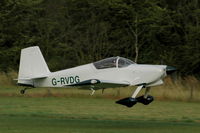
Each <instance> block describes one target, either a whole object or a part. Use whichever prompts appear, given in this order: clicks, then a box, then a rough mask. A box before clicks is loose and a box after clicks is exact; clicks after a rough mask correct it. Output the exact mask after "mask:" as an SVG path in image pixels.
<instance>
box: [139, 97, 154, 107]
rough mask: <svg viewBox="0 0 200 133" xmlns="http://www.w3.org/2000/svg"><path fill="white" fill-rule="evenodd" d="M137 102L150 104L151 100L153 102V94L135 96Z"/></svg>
mask: <svg viewBox="0 0 200 133" xmlns="http://www.w3.org/2000/svg"><path fill="white" fill-rule="evenodd" d="M136 99H137V101H138V102H140V103H142V104H144V105H148V104H150V103H151V102H153V100H154V98H153V96H150V95H148V96H147V97H146V98H145V97H144V95H143V96H140V97H138V98H136Z"/></svg>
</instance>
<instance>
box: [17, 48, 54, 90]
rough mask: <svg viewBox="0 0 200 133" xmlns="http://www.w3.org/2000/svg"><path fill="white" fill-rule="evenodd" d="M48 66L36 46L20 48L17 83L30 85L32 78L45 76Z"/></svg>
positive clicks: (47, 72)
mask: <svg viewBox="0 0 200 133" xmlns="http://www.w3.org/2000/svg"><path fill="white" fill-rule="evenodd" d="M49 73H50V71H49V68H48V66H47V64H46V62H45V60H44V57H43V55H42V53H41V51H40V48H39V47H38V46H33V47H28V48H24V49H22V50H21V56H20V66H19V74H18V84H24V85H32V86H34V84H33V79H35V78H44V77H47V76H48V74H49Z"/></svg>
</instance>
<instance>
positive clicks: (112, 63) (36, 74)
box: [17, 46, 176, 107]
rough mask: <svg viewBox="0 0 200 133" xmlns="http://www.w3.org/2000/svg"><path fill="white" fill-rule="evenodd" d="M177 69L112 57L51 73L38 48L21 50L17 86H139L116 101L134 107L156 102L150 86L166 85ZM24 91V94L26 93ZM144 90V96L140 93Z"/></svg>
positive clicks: (99, 87)
mask: <svg viewBox="0 0 200 133" xmlns="http://www.w3.org/2000/svg"><path fill="white" fill-rule="evenodd" d="M175 70H176V69H175V68H174V67H171V66H166V65H144V64H136V63H134V62H133V61H131V60H129V59H126V58H123V57H119V56H117V57H110V58H106V59H103V60H100V61H97V62H94V63H90V64H86V65H81V66H77V67H74V68H70V69H65V70H61V71H57V72H50V71H49V68H48V66H47V64H46V62H45V60H44V57H43V55H42V53H41V51H40V48H39V47H38V46H33V47H28V48H24V49H22V50H21V57H20V66H19V74H18V79H17V83H18V85H22V86H31V87H64V88H67V87H73V86H74V87H80V88H87V89H90V90H91V91H92V92H91V95H93V94H94V92H95V90H98V89H105V88H109V87H112V88H113V87H123V86H137V88H136V90H135V91H134V92H133V94H132V96H130V97H127V98H124V99H121V100H118V101H116V103H118V104H122V105H125V106H127V107H132V106H133V105H135V104H136V103H137V102H139V103H142V104H144V105H148V104H149V103H151V102H152V101H153V97H152V96H150V95H149V90H150V87H152V86H156V85H161V84H163V80H162V79H163V78H164V77H165V76H167V74H168V73H172V72H174V71H175ZM26 89H27V88H24V89H22V90H21V93H22V94H24V93H25V90H26ZM142 89H145V94H144V95H143V96H140V97H137V94H138V93H139V92H140V91H141V90H142Z"/></svg>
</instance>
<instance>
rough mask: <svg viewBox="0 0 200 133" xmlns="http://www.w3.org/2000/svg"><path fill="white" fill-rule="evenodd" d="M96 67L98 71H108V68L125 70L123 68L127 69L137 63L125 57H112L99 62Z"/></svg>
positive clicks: (95, 63) (95, 64)
mask: <svg viewBox="0 0 200 133" xmlns="http://www.w3.org/2000/svg"><path fill="white" fill-rule="evenodd" d="M93 64H94V66H95V67H96V69H106V68H115V67H118V68H123V67H127V66H129V65H131V64H136V63H135V62H133V61H131V60H129V59H126V58H123V57H118V56H117V57H110V58H106V59H103V60H100V61H97V62H94V63H93Z"/></svg>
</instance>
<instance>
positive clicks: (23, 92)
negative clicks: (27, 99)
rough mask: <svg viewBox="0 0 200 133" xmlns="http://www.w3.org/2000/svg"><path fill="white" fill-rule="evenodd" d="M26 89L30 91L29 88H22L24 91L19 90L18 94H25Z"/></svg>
mask: <svg viewBox="0 0 200 133" xmlns="http://www.w3.org/2000/svg"><path fill="white" fill-rule="evenodd" d="M27 89H31V88H24V89H22V90H20V93H21V94H25V92H26V90H27Z"/></svg>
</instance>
